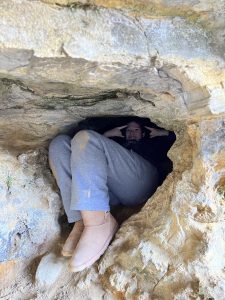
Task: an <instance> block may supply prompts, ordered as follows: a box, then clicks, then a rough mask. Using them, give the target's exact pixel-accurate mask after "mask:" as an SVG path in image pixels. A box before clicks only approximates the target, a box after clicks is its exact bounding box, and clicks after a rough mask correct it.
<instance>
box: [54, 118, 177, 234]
mask: <svg viewBox="0 0 225 300" xmlns="http://www.w3.org/2000/svg"><path fill="white" fill-rule="evenodd" d="M131 122H137V123H138V124H141V128H142V129H141V130H142V134H143V137H142V140H144V141H147V142H149V141H150V147H151V148H152V150H150V152H151V153H150V156H152V157H151V159H150V163H153V164H154V165H156V166H157V170H158V174H159V178H158V183H157V187H156V189H157V188H158V187H160V186H161V185H162V184H163V182H164V180H165V179H166V177H167V175H168V174H169V173H171V172H172V170H173V162H172V160H171V159H170V158H169V157H168V156H167V153H168V151H169V149H170V148H171V147H172V145H173V143H174V142H175V140H176V135H175V133H174V132H173V131H169V130H167V129H165V128H162V127H160V126H158V125H157V124H156V123H153V122H151V120H150V119H149V118H147V117H140V116H131V115H111V116H90V117H87V118H85V119H83V120H82V121H80V122H78V123H76V124H72V125H70V126H68V127H67V129H66V130H64V132H63V133H64V134H66V135H68V136H69V137H70V138H71V139H72V138H73V137H74V136H75V135H76V134H77V133H78V132H79V131H81V130H91V131H95V132H97V133H99V134H101V135H104V134H105V133H106V132H109V131H110V130H112V129H115V128H121V127H123V128H122V129H121V136H110V137H109V138H110V139H111V140H113V141H115V142H116V143H118V144H120V145H121V146H123V147H125V148H126V147H127V146H126V145H125V144H124V140H126V128H124V127H126V126H127V124H129V123H131ZM150 129H152V130H154V129H156V130H159V132H160V131H162V132H164V131H165V132H166V135H165V136H157V134H156V136H154V135H153V136H151V131H150ZM143 147H146V148H148V147H149V145H148V144H143ZM131 148H132V147H131ZM131 148H128V149H129V150H131V151H133V149H131ZM134 151H136V149H134ZM146 151H149V149H146ZM146 151H145V152H146ZM137 153H138V151H137ZM138 154H140V155H141V156H143V155H145V153H138ZM144 158H145V159H146V160H147V163H148V160H149V157H148V158H146V157H144ZM156 189H155V190H156ZM153 194H154V193H153ZM153 194H151V195H150V197H151V196H152V195H153ZM150 197H149V198H150ZM146 201H147V200H146ZM146 201H144V202H142V203H141V204H136V205H123V204H122V203H117V204H116V205H113V204H112V205H111V204H110V211H111V213H112V214H113V215H114V217H116V219H117V221H118V222H119V224H121V223H122V222H123V221H125V220H126V219H127V218H129V217H130V216H131V215H133V214H135V213H138V212H139V211H140V210H141V208H142V207H143V206H144V204H145V203H146ZM66 223H67V217H66V214H65V215H63V216H62V217H61V218H60V224H61V225H62V226H63V228H64V227H65V228H67V227H68V225H67V224H66ZM69 227H70V225H69Z"/></svg>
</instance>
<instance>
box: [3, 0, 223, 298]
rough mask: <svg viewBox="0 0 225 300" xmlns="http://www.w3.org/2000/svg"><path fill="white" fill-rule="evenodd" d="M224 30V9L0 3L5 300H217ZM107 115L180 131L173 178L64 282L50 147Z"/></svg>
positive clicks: (27, 0) (183, 4)
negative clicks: (47, 267) (53, 272)
mask: <svg viewBox="0 0 225 300" xmlns="http://www.w3.org/2000/svg"><path fill="white" fill-rule="evenodd" d="M224 20H225V4H224V1H219V0H216V1H211V0H206V1H205V0H204V1H203V0H191V1H187V0H184V1H180V0H176V1H172V0H162V1H157V0H155V1H149V0H141V1H130V0H127V1H121V0H113V1H104V0H88V1H87V0H82V1H77V0H43V1H41V0H2V1H1V3H0V99H1V101H0V162H1V168H0V178H1V180H0V182H1V184H0V194H1V197H0V206H1V207H2V210H1V221H0V223H1V226H0V228H1V229H0V260H1V263H0V283H1V289H0V298H2V299H10V300H14V299H15V300H16V299H24V300H25V299H38V300H44V299H48V300H49V299H52V300H53V299H57V300H65V299H97V300H99V299H104V300H113V299H131V300H133V299H135V300H136V299H138V300H145V299H146V300H147V299H148V300H149V299H165V300H168V299H169V300H170V299H171V300H172V299H176V300H181V299H182V300H183V299H185V300H186V299H188V300H189V299H198V300H201V299H215V300H221V299H224V298H225V271H224V270H225V255H224V253H225V251H224V250H225V150H224V149H225V142H224V141H225V121H224V120H225V88H224V86H225V67H224V65H225V64H224V55H225V46H224V36H225V22H224ZM115 115H119V116H123V115H138V116H143V117H148V118H150V119H151V120H152V121H153V122H155V123H156V124H157V125H159V126H162V127H164V128H167V129H170V130H174V131H175V133H176V136H177V140H176V143H175V144H174V145H173V147H172V149H171V150H170V152H169V156H170V158H171V159H172V160H173V163H174V170H173V172H172V173H171V174H170V175H169V176H168V177H167V179H166V180H165V182H164V183H163V185H162V186H160V187H159V188H158V190H157V191H156V193H155V194H154V195H153V196H152V197H151V199H149V201H148V202H147V203H146V204H145V206H144V207H143V208H142V210H141V211H140V212H139V213H138V214H136V215H133V216H132V217H130V218H129V219H128V220H126V221H125V222H124V223H123V224H122V226H121V228H120V230H119V231H118V233H117V235H116V237H115V240H114V241H113V243H112V244H111V245H110V247H109V249H108V250H107V252H106V253H105V255H104V256H103V257H102V258H101V259H100V260H99V261H98V262H97V263H96V264H95V265H94V266H93V267H92V268H90V269H89V270H86V271H84V272H81V273H79V274H70V273H69V272H68V270H67V269H66V268H63V267H62V266H61V265H60V256H59V252H60V247H61V246H62V240H61V239H60V226H59V223H58V218H59V216H60V215H61V213H62V212H61V200H60V197H59V193H58V190H57V188H56V185H55V182H54V179H53V178H52V175H51V173H50V171H49V168H48V163H47V147H48V144H49V141H50V140H51V139H52V138H53V137H54V136H56V135H57V134H58V133H60V132H66V131H67V130H70V129H71V128H72V127H74V126H75V125H76V124H77V122H79V121H81V120H84V119H85V118H87V117H94V116H115ZM61 237H62V238H63V239H65V237H66V236H62V234H61ZM49 252H51V254H48V253H49ZM44 254H46V256H44V257H50V258H51V257H53V258H54V259H53V261H55V259H56V260H57V257H59V265H60V268H58V269H57V270H58V273H57V278H56V277H54V276H53V277H54V283H53V284H50V286H49V285H48V284H46V282H47V281H44V282H45V283H44V284H41V283H40V282H41V281H40V280H39V281H38V279H37V280H36V282H34V278H35V273H36V270H37V267H38V264H39V262H40V261H41V258H42V255H44ZM43 261H44V259H43ZM50 263H51V260H50ZM51 267H53V269H54V264H53V265H51ZM36 278H38V277H36ZM43 278H44V280H45V277H43Z"/></svg>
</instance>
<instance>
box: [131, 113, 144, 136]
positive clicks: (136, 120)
mask: <svg viewBox="0 0 225 300" xmlns="http://www.w3.org/2000/svg"><path fill="white" fill-rule="evenodd" d="M131 122H135V123H137V124H138V125H139V126H140V128H141V131H142V133H144V132H145V127H144V124H145V122H144V120H143V118H140V117H131V118H130V119H129V121H128V123H131Z"/></svg>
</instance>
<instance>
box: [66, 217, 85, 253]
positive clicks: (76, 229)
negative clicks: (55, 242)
mask: <svg viewBox="0 0 225 300" xmlns="http://www.w3.org/2000/svg"><path fill="white" fill-rule="evenodd" d="M83 230H84V224H83V221H82V220H81V221H77V222H76V223H75V224H74V226H73V229H72V231H71V232H70V234H69V236H68V238H67V240H66V242H65V244H64V246H63V249H62V252H61V253H62V255H63V256H67V257H68V256H72V255H73V252H74V250H75V248H76V246H77V243H78V242H79V239H80V237H81V234H82V232H83Z"/></svg>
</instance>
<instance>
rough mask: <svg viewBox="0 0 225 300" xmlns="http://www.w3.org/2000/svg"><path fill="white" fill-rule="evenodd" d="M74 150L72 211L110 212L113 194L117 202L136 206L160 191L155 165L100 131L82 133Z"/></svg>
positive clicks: (73, 144)
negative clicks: (156, 191)
mask: <svg viewBox="0 0 225 300" xmlns="http://www.w3.org/2000/svg"><path fill="white" fill-rule="evenodd" d="M71 150H72V154H71V172H72V177H73V182H72V195H71V209H74V210H80V211H82V210H89V211H109V201H110V200H111V199H110V198H109V195H110V194H112V195H115V196H116V197H117V199H116V201H115V202H116V203H118V201H119V202H120V203H122V204H123V205H137V204H140V203H142V202H144V201H146V200H147V199H148V197H150V196H151V195H152V194H153V193H154V191H155V189H156V188H157V184H158V171H157V169H156V168H155V167H154V166H153V165H151V164H150V163H149V162H148V161H146V160H145V159H144V158H142V157H141V156H140V155H138V154H136V153H135V152H133V151H129V150H127V149H125V148H124V147H122V146H121V145H119V144H118V143H116V142H114V141H113V140H110V139H109V138H106V137H104V136H102V135H100V134H98V133H97V132H94V131H91V130H86V131H80V132H79V133H78V134H77V135H76V136H75V137H74V138H73V139H72V141H71ZM112 200H113V199H112ZM112 202H113V201H112ZM112 204H113V203H112Z"/></svg>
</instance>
